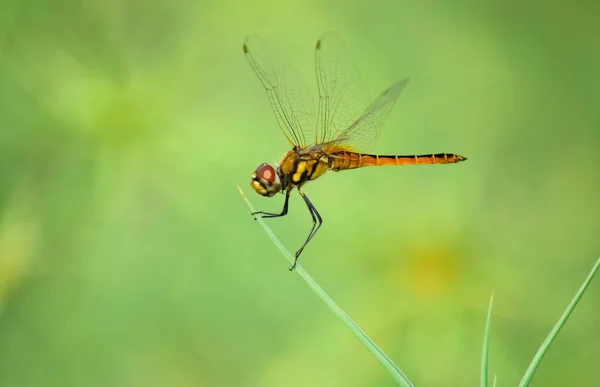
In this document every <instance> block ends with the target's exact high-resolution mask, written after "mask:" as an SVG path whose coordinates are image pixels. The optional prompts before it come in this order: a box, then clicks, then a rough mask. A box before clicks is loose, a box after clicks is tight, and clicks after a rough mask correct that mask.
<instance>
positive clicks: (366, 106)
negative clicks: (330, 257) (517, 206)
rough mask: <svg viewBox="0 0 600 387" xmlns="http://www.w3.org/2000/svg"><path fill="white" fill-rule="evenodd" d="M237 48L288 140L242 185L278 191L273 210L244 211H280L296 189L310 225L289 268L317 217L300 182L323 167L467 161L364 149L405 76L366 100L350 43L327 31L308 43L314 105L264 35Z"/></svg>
mask: <svg viewBox="0 0 600 387" xmlns="http://www.w3.org/2000/svg"><path fill="white" fill-rule="evenodd" d="M244 54H245V56H246V58H247V59H248V62H249V63H250V66H251V67H252V69H253V70H254V72H255V73H256V75H257V76H258V79H259V80H260V82H261V84H262V86H263V87H264V89H265V90H266V92H267V96H268V99H269V102H270V104H271V108H272V110H273V112H274V113H275V118H276V120H277V123H278V125H279V128H280V129H281V131H282V132H283V135H284V136H285V137H286V138H287V140H288V142H289V143H290V145H291V146H292V149H291V150H289V151H288V152H287V153H285V154H284V155H283V157H282V158H281V159H280V160H279V162H278V163H277V164H276V165H275V166H273V165H270V164H267V163H262V164H260V165H259V166H258V168H256V170H255V171H254V173H253V174H252V175H251V177H250V185H251V186H252V188H253V189H254V191H256V192H257V193H258V194H259V195H262V196H265V197H273V196H275V194H277V193H282V194H284V195H285V201H284V203H283V209H282V210H281V212H278V213H273V212H265V211H257V212H253V213H252V215H253V216H254V217H255V219H256V216H260V217H262V218H277V217H282V216H285V215H287V213H288V204H289V199H290V194H291V192H292V191H293V190H294V188H296V189H297V190H298V193H299V194H300V196H301V197H302V199H303V200H304V202H305V203H306V206H307V207H308V211H309V213H310V215H311V217H312V223H313V224H312V228H311V229H310V232H309V233H308V236H307V238H306V240H305V241H304V243H303V244H302V246H301V247H300V249H298V251H296V254H295V259H294V263H293V264H292V266H291V267H290V271H291V270H293V269H294V268H295V267H296V264H297V263H298V258H299V257H300V254H301V253H302V251H303V250H304V248H305V247H306V246H307V245H308V243H309V242H310V241H311V240H312V239H313V237H314V236H315V234H316V233H317V231H318V230H319V228H320V227H321V225H322V223H323V218H322V217H321V215H320V214H319V211H317V208H316V207H315V206H314V204H313V203H312V202H311V201H310V199H309V198H308V196H307V195H306V194H305V193H304V191H303V187H304V185H305V184H306V183H308V182H310V181H313V180H316V179H317V178H319V177H321V176H322V175H323V174H324V173H325V172H327V171H330V170H331V171H336V172H337V171H345V170H350V169H358V168H363V167H375V166H386V165H421V164H452V163H458V162H460V161H465V160H467V158H466V157H464V156H461V155H458V154H454V153H434V154H424V155H378V154H374V153H371V152H372V151H373V150H374V148H375V145H376V144H377V140H378V138H379V134H380V132H381V128H382V127H383V124H384V121H385V120H386V118H387V116H388V114H389V113H390V111H391V109H392V107H393V106H394V104H395V102H396V100H397V99H398V97H399V95H400V93H401V92H402V90H404V88H405V87H406V85H407V84H408V81H409V79H408V78H404V79H402V80H400V81H398V82H396V83H394V84H393V85H392V86H390V87H389V88H387V89H386V90H384V91H383V92H382V93H381V94H380V95H379V96H378V97H377V98H375V99H374V100H371V99H370V97H369V93H368V91H367V89H366V87H365V85H364V83H363V82H362V80H361V78H360V74H359V71H358V66H357V65H356V63H355V61H354V58H353V56H352V54H351V53H350V50H349V49H348V47H347V46H346V44H345V42H344V41H343V40H342V38H340V37H339V35H337V34H336V33H335V32H327V33H325V34H323V35H322V36H321V37H320V38H319V40H318V41H317V44H316V54H315V69H316V76H317V88H318V97H319V98H318V103H317V104H314V100H313V99H312V97H311V93H310V89H309V88H308V86H307V83H306V82H305V81H304V79H303V78H302V75H301V74H300V73H299V72H298V71H297V70H296V69H295V68H294V66H292V65H291V64H290V62H288V61H287V60H286V59H285V57H284V56H283V55H282V54H280V52H279V51H278V49H277V48H275V46H274V45H273V44H271V43H270V42H269V41H267V40H264V39H263V38H261V37H259V36H250V37H248V38H246V40H245V41H244Z"/></svg>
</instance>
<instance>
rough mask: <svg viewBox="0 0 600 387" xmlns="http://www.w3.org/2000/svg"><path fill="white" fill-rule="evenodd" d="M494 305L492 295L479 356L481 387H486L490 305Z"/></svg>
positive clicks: (490, 318) (490, 316)
mask: <svg viewBox="0 0 600 387" xmlns="http://www.w3.org/2000/svg"><path fill="white" fill-rule="evenodd" d="M493 304H494V293H493V292H492V295H491V296H490V305H489V306H488V313H487V319H486V322H485V332H484V334H483V353H482V354H481V387H488V357H489V352H490V350H489V348H490V326H491V325H492V305H493Z"/></svg>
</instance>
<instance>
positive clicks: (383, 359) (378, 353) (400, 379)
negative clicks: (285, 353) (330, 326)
mask: <svg viewBox="0 0 600 387" xmlns="http://www.w3.org/2000/svg"><path fill="white" fill-rule="evenodd" d="M238 190H239V191H240V194H241V195H242V197H243V198H244V200H245V201H246V204H248V207H250V211H251V212H255V211H256V210H255V208H254V206H252V204H251V203H250V201H249V200H248V198H247V197H246V195H245V194H244V192H243V191H242V189H241V188H240V187H239V186H238ZM256 220H257V221H258V222H259V223H260V225H261V226H262V227H263V228H264V229H265V231H266V232H267V235H268V236H269V238H271V241H272V242H273V244H275V246H277V248H278V249H279V250H280V251H281V253H282V254H283V256H284V258H285V259H287V260H288V262H289V263H290V264H292V263H293V262H294V257H293V256H292V254H290V252H289V251H287V249H286V248H285V247H284V246H283V245H282V244H281V242H280V241H279V239H277V237H276V236H275V234H273V231H271V229H270V228H269V227H268V226H267V225H266V224H265V222H264V221H263V220H262V219H261V218H260V217H257V218H256ZM295 272H296V273H298V275H299V276H300V277H301V278H302V279H303V280H304V282H306V284H307V285H308V287H309V288H311V289H312V290H313V291H314V292H315V293H316V295H317V296H318V297H319V298H320V299H321V300H322V301H323V302H324V303H325V304H326V305H327V306H328V307H329V309H331V311H332V312H333V313H334V314H335V315H336V316H337V317H338V318H339V319H340V320H342V322H343V323H344V324H345V325H346V327H348V329H350V331H351V332H352V333H353V334H354V336H356V338H357V339H358V340H359V341H360V342H361V343H362V344H363V345H364V346H365V347H366V348H367V349H368V350H369V352H371V354H372V355H373V356H375V359H377V361H378V362H379V363H380V364H381V365H382V366H383V368H385V369H386V370H387V371H388V372H389V373H390V375H391V376H392V378H394V380H395V381H396V382H397V383H398V384H399V385H401V386H403V387H413V384H412V383H411V382H410V380H409V379H408V378H407V377H406V375H404V373H403V372H402V371H401V370H400V368H398V367H397V366H396V365H395V364H394V362H392V360H391V359H390V358H389V357H388V356H387V355H386V354H385V352H383V351H382V350H381V349H380V348H379V347H378V346H377V345H376V344H375V343H374V342H373V340H371V339H370V338H369V336H367V335H366V334H365V333H364V332H363V331H362V330H361V329H360V328H359V327H358V325H356V323H355V322H354V321H352V319H351V318H350V317H348V315H347V314H346V313H345V312H344V311H343V310H342V309H341V308H340V307H339V306H338V305H337V304H336V303H335V302H334V301H333V300H332V299H331V298H330V297H329V296H328V295H327V293H325V291H324V290H323V289H322V288H321V287H320V286H319V285H318V284H317V283H316V282H315V280H314V279H313V278H312V277H311V276H310V275H309V274H308V273H307V272H306V270H304V268H303V267H302V265H300V264H297V265H296V269H295Z"/></svg>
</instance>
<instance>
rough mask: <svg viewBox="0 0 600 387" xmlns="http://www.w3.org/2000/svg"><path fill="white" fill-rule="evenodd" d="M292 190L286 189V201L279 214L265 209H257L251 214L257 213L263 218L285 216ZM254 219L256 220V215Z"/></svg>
mask: <svg viewBox="0 0 600 387" xmlns="http://www.w3.org/2000/svg"><path fill="white" fill-rule="evenodd" d="M290 192H291V190H287V191H285V202H284V203H283V209H282V210H281V212H280V213H279V214H277V213H273V212H265V211H256V212H253V213H252V214H251V215H252V216H255V215H260V217H261V218H263V219H264V218H277V217H280V216H285V215H287V213H288V202H289V200H290ZM254 220H256V217H254Z"/></svg>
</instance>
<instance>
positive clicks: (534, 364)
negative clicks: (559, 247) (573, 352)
mask: <svg viewBox="0 0 600 387" xmlns="http://www.w3.org/2000/svg"><path fill="white" fill-rule="evenodd" d="M599 268H600V258H598V260H597V261H596V264H595V265H594V267H592V270H591V271H590V274H588V276H587V278H586V279H585V281H583V284H582V285H581V287H580V288H579V290H578V291H577V294H575V297H573V300H571V303H570V304H569V306H567V309H566V310H565V311H564V313H563V314H562V316H560V319H559V320H558V322H557V323H556V325H555V326H554V328H552V330H551V331H550V334H548V337H546V340H544V342H543V343H542V345H541V346H540V349H538V351H537V353H536V354H535V356H534V357H533V360H532V361H531V364H529V368H527V371H525V375H523V379H521V383H520V384H519V387H526V386H529V383H531V380H532V379H533V375H534V373H535V371H536V370H537V368H538V367H539V365H540V363H541V361H542V358H543V357H544V355H545V354H546V352H547V351H548V348H550V346H551V345H552V343H553V342H554V339H556V336H557V335H558V332H559V331H560V330H561V328H562V327H563V326H564V325H565V323H566V322H567V320H568V319H569V316H570V315H571V313H572V312H573V310H574V309H575V307H576V306H577V303H578V302H579V300H580V299H581V297H582V296H583V293H585V291H586V289H587V288H588V286H589V285H590V283H591V282H592V279H593V278H594V275H596V272H597V271H598V269H599Z"/></svg>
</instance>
